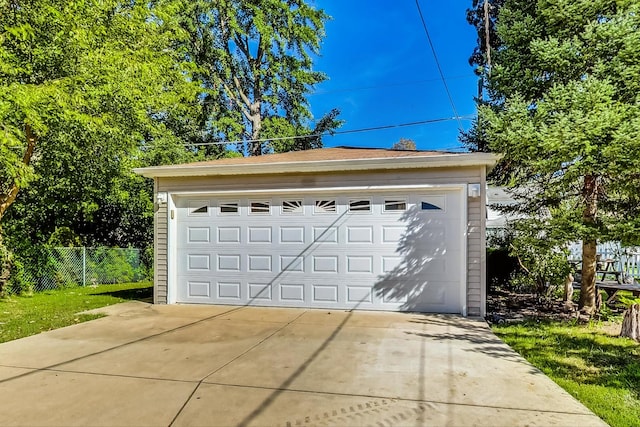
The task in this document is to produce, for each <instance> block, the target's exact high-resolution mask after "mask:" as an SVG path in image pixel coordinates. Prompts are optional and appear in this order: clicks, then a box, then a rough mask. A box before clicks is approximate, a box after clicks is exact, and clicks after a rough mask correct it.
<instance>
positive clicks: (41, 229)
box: [0, 0, 197, 268]
mask: <svg viewBox="0 0 640 427" xmlns="http://www.w3.org/2000/svg"><path fill="white" fill-rule="evenodd" d="M179 6H180V5H179V3H178V2H177V0H176V1H174V0H161V1H159V2H151V3H144V2H143V3H136V2H121V1H119V0H109V1H94V0H83V1H74V2H66V1H60V0H16V1H11V2H1V3H0V123H2V129H3V130H2V132H0V222H1V223H2V224H3V225H4V227H3V229H4V231H5V233H6V237H7V238H6V243H7V246H9V247H11V248H12V250H13V251H14V252H15V258H16V259H17V260H20V261H21V262H22V263H23V264H24V265H25V268H32V264H33V263H35V262H39V261H40V260H41V257H38V254H37V253H35V252H34V250H32V249H31V246H40V245H42V244H45V243H47V242H49V243H51V244H53V245H55V246H57V245H68V244H74V245H78V244H84V245H100V244H107V245H110V246H112V245H119V246H129V245H136V246H138V247H145V246H147V245H149V244H150V241H151V235H150V226H151V217H152V204H151V196H150V195H151V193H152V188H151V184H150V183H148V182H146V181H145V180H144V179H143V178H141V177H138V176H135V175H134V174H133V173H132V172H131V168H132V167H135V166H140V165H146V164H153V163H154V162H157V164H160V163H165V162H171V161H175V160H178V161H188V160H190V159H192V158H193V154H191V153H189V152H188V151H187V150H185V149H184V146H183V144H182V143H181V142H180V141H179V140H178V139H177V138H176V136H175V135H174V134H173V133H172V131H171V130H170V129H168V128H167V127H166V126H165V125H164V123H163V122H162V120H160V118H161V117H166V116H169V115H174V114H189V111H190V109H192V108H193V105H192V104H190V100H192V99H194V98H195V96H196V93H197V92H196V90H197V87H196V85H195V84H194V82H193V81H192V79H191V78H190V67H189V64H188V63H186V62H185V61H184V60H183V54H182V52H180V51H179V50H177V49H176V46H179V45H180V42H181V40H182V39H183V37H184V36H185V35H186V34H185V33H184V32H183V31H182V30H181V29H180V27H179V26H178V25H177V21H176V19H175V15H176V13H177V11H178V9H179ZM30 150H32V152H31V151H30ZM16 192H17V194H18V197H17V199H15V201H14V200H13V197H14V196H15V193H16ZM9 206H11V209H8V208H9ZM7 209H8V210H7ZM62 230H64V232H63V231H62ZM43 268H44V267H43Z"/></svg>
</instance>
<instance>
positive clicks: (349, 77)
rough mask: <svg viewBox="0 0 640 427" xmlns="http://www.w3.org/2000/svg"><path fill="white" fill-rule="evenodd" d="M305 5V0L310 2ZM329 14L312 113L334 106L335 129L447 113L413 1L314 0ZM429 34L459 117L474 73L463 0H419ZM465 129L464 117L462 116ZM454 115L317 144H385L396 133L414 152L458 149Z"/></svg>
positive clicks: (469, 110)
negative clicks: (324, 78) (337, 125)
mask: <svg viewBox="0 0 640 427" xmlns="http://www.w3.org/2000/svg"><path fill="white" fill-rule="evenodd" d="M312 3H313V2H312ZM314 3H315V5H316V7H318V8H322V9H324V10H325V11H326V12H327V13H328V14H329V15H331V16H332V17H333V19H332V20H331V21H329V22H327V24H326V37H325V39H324V42H323V45H322V49H321V56H320V57H317V58H315V69H316V70H318V71H322V72H324V73H326V74H327V76H328V77H329V80H327V81H326V82H323V83H322V84H320V85H318V86H317V87H316V91H315V93H314V94H313V95H312V96H310V97H309V101H310V103H311V108H312V111H313V114H314V116H315V117H316V118H320V117H321V116H322V115H323V114H324V113H325V112H328V111H329V110H331V109H332V108H334V107H335V108H338V109H340V110H341V112H342V114H341V116H340V117H341V118H342V119H343V120H345V121H346V122H345V124H344V125H343V127H342V128H341V129H340V130H341V131H349V130H354V129H363V128H371V127H379V126H387V125H397V124H402V123H412V122H419V121H425V120H435V119H442V118H450V117H453V116H454V113H453V110H452V107H451V103H450V102H449V99H448V97H447V94H446V91H445V88H444V85H443V83H442V80H441V79H440V75H439V73H438V69H437V66H436V63H435V60H434V57H433V53H432V52H431V49H430V47H429V43H428V40H427V36H426V34H425V32H424V29H423V27H422V22H421V21H420V15H419V14H418V9H417V7H416V3H415V0H395V1H382V0H315V2H314ZM420 6H421V9H422V13H423V16H424V18H425V22H426V24H427V28H428V30H429V34H430V36H431V40H432V41H433V44H434V47H435V50H436V53H437V55H438V60H439V61H440V66H441V67H442V71H443V73H444V76H445V79H446V80H447V84H448V86H449V90H450V92H451V95H452V98H453V101H454V104H455V107H456V109H457V111H458V114H459V115H460V116H472V115H474V114H475V104H474V101H473V98H474V96H475V95H476V94H477V81H478V80H477V78H476V77H475V75H474V74H473V69H472V67H471V66H469V63H468V58H469V56H471V53H472V51H473V48H474V46H475V43H476V34H475V30H474V28H473V27H472V26H470V25H469V24H467V21H466V9H467V8H468V7H470V6H471V0H450V1H446V2H443V1H435V0H420ZM461 123H462V126H463V127H464V128H465V129H467V128H468V127H469V126H470V124H471V121H470V120H468V119H467V120H462V121H461ZM458 127H459V124H458V122H457V121H455V120H452V121H445V122H440V123H432V124H424V125H418V126H411V127H402V128H394V129H389V130H381V131H372V132H362V133H353V134H345V135H335V136H333V137H330V136H327V137H325V138H324V139H323V140H324V145H325V147H334V146H339V145H349V146H357V147H379V148H388V147H391V145H393V143H395V142H397V141H398V140H399V139H400V138H409V139H413V140H414V141H415V142H416V145H417V148H418V149H421V150H455V149H458V150H460V147H461V144H460V142H459V140H458V135H459V132H458Z"/></svg>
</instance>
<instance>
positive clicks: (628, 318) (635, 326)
mask: <svg viewBox="0 0 640 427" xmlns="http://www.w3.org/2000/svg"><path fill="white" fill-rule="evenodd" d="M620 336H621V337H627V338H631V339H632V340H636V341H638V342H640V304H633V305H631V307H629V308H628V309H627V311H625V312H624V320H623V321H622V330H621V331H620Z"/></svg>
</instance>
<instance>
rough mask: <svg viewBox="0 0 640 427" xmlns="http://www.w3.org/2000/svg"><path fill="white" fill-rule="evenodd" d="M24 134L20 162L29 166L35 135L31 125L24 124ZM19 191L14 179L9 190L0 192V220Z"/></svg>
mask: <svg viewBox="0 0 640 427" xmlns="http://www.w3.org/2000/svg"><path fill="white" fill-rule="evenodd" d="M25 135H26V137H27V149H26V151H25V152H24V155H23V156H22V164H23V165H24V166H29V163H31V158H32V157H33V151H34V150H35V147H36V140H37V137H36V136H35V135H34V133H33V130H32V129H31V125H29V124H28V123H27V124H25ZM19 191H20V187H19V186H18V183H17V182H16V180H15V179H14V180H13V183H12V184H11V186H10V187H9V190H8V191H7V192H6V193H4V194H0V220H1V219H2V217H3V216H4V213H5V212H6V211H7V209H9V206H11V205H12V204H13V202H15V200H16V197H17V196H18V192H19Z"/></svg>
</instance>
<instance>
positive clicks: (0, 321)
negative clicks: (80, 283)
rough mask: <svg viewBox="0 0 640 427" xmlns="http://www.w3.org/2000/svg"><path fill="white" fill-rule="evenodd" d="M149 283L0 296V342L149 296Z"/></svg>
mask: <svg viewBox="0 0 640 427" xmlns="http://www.w3.org/2000/svg"><path fill="white" fill-rule="evenodd" d="M152 293H153V285H152V284H151V283H149V282H141V283H123V284H117V285H99V286H95V287H90V286H87V287H77V288H67V289H56V290H53V291H46V292H38V293H35V294H33V295H32V296H12V297H8V298H2V299H0V342H6V341H11V340H15V339H18V338H23V337H27V336H29V335H35V334H39V333H40V332H43V331H49V330H51V329H57V328H62V327H64V326H69V325H73V324H75V323H80V322H86V321H87V320H92V319H97V318H99V317H102V316H101V315H87V314H77V313H79V312H81V311H84V310H91V309H93V308H98V307H104V306H106V305H111V304H116V303H119V302H123V301H127V300H132V299H145V298H150V297H151V295H152Z"/></svg>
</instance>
